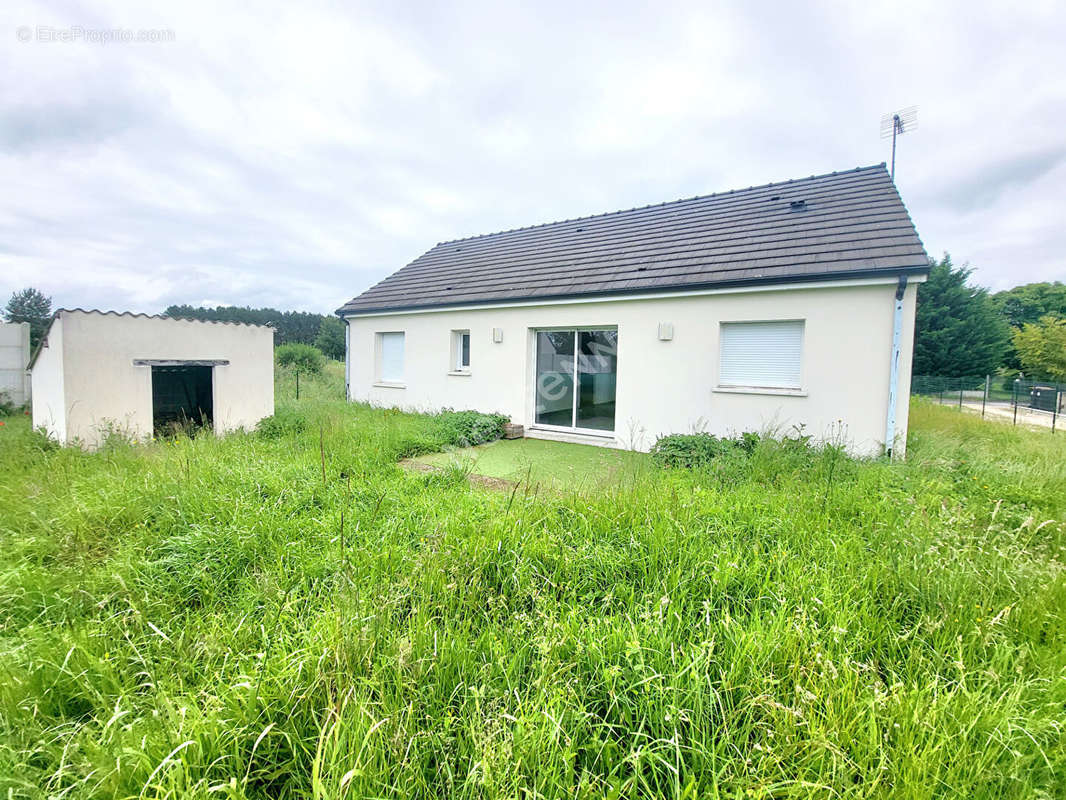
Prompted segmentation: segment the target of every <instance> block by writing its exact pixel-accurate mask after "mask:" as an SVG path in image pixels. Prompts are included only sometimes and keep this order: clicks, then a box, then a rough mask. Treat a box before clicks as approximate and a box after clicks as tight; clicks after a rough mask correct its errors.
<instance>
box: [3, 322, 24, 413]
mask: <svg viewBox="0 0 1066 800" xmlns="http://www.w3.org/2000/svg"><path fill="white" fill-rule="evenodd" d="M29 360H30V323H28V322H0V402H2V401H6V402H8V403H10V404H11V405H13V406H14V407H15V408H19V407H21V406H24V405H26V403H27V402H28V401H29V399H30V376H29V373H28V372H27V371H26V365H27V364H28V363H29Z"/></svg>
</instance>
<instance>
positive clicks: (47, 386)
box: [31, 317, 67, 442]
mask: <svg viewBox="0 0 1066 800" xmlns="http://www.w3.org/2000/svg"><path fill="white" fill-rule="evenodd" d="M31 379H32V382H33V427H34V428H44V429H45V430H46V431H47V432H48V435H49V436H51V437H52V438H53V439H55V440H56V441H59V442H65V441H66V440H67V412H66V408H67V395H66V387H65V386H64V381H63V320H62V318H61V317H57V318H56V319H54V320H53V321H52V326H51V327H50V328H49V329H48V335H47V337H46V338H45V340H44V342H43V343H42V346H41V349H40V351H39V352H38V353H37V360H36V361H35V362H34V364H33V372H32V375H31Z"/></svg>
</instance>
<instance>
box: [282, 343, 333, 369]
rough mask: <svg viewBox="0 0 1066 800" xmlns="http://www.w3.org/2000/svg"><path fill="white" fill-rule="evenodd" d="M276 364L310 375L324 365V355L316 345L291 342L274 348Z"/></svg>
mask: <svg viewBox="0 0 1066 800" xmlns="http://www.w3.org/2000/svg"><path fill="white" fill-rule="evenodd" d="M274 357H275V358H276V359H277V362H278V366H279V367H282V368H285V369H292V370H295V371H299V372H302V373H304V374H305V375H306V374H308V373H310V374H312V375H318V374H319V373H321V372H322V368H323V367H324V366H325V365H326V357H325V356H324V355H322V351H321V350H319V349H318V348H317V347H312V346H311V345H309V344H299V343H297V342H292V343H290V344H283V345H281V346H280V347H278V348H277V349H275V350H274Z"/></svg>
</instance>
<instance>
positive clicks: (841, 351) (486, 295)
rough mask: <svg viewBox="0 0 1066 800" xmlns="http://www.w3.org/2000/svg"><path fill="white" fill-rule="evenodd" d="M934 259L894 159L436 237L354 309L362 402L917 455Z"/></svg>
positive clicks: (628, 432) (352, 363)
mask: <svg viewBox="0 0 1066 800" xmlns="http://www.w3.org/2000/svg"><path fill="white" fill-rule="evenodd" d="M928 270H929V262H928V257H927V256H926V253H925V250H924V249H923V247H922V244H921V241H920V240H919V238H918V234H917V232H916V231H915V228H914V225H913V223H912V222H911V220H910V217H909V215H908V213H907V210H906V208H905V207H904V205H903V202H902V201H901V199H900V197H899V194H898V193H897V191H896V188H895V186H894V184H893V183H892V181H891V179H890V177H889V175H888V172H887V171H886V169H885V167H884V165H883V164H880V165H876V166H872V167H864V168H859V169H855V170H851V171H848V172H842V173H832V174H828V175H820V176H813V177H810V178H803V179H799V180H793V181H788V182H785V183H774V184H768V185H766V186H759V187H753V188H750V189H744V190H739V191H731V192H725V193H721V194H712V195H709V196H703V197H695V198H692V199H688V200H678V201H675V202H669V203H662V204H660V205H653V206H646V207H644V208H636V209H632V210H629V211H618V212H614V213H609V214H601V215H597V216H592V217H584V218H580V219H573V220H565V221H563V222H553V223H549V224H546V225H536V226H532V227H529V228H520V229H517V230H511V231H503V232H501V233H493V234H488V235H485V236H475V237H472V238H469V239H460V240H457V241H452V242H444V243H441V244H438V245H437V246H436V247H434V248H433V249H431V250H429V251H428V252H427V253H425V254H423V255H422V256H420V257H419V258H417V259H416V260H415V261H413V262H411V263H410V264H408V265H407V266H406V267H404V268H403V269H401V270H399V271H398V272H396V273H394V274H393V275H391V276H390V277H388V278H386V279H385V280H384V281H382V282H381V283H379V284H377V285H376V286H374V287H372V288H371V289H369V290H367V291H366V292H364V293H363V294H361V295H359V296H358V297H356V298H355V299H353V300H352V301H351V302H349V303H347V304H345V305H344V306H343V307H342V308H340V309H339V310H338V312H337V313H338V314H339V315H340V316H341V317H342V318H343V319H345V320H346V322H347V336H348V340H347V380H348V396H349V398H350V399H353V400H361V401H367V402H370V403H374V404H378V405H385V406H396V407H403V408H410V409H424V410H430V409H437V408H442V407H453V408H474V409H478V410H481V411H485V412H502V413H504V414H506V415H508V416H509V417H510V418H511V420H512V421H513V422H516V423H520V424H523V425H524V426H525V427H526V434H527V435H529V436H538V437H544V438H564V439H567V440H571V441H583V442H589V443H595V444H603V445H608V446H615V447H633V448H637V449H647V448H648V447H650V446H651V444H653V443H654V441H655V438H656V437H657V436H659V435H661V434H667V433H684V432H689V431H692V430H694V429H699V430H706V431H709V432H711V433H715V434H719V435H725V434H730V433H739V432H742V431H764V430H768V429H775V430H778V431H781V432H787V431H789V430H790V429H792V428H793V426H801V427H802V428H803V430H805V431H806V432H807V433H809V434H811V435H813V436H815V437H816V438H818V439H823V440H824V439H832V440H837V441H844V442H846V444H847V446H848V448H849V449H850V450H851V451H852V452H853V453H856V454H860V455H875V454H879V453H882V452H884V451H885V449H886V447H885V445H886V442H887V443H888V449H889V450H893V451H894V452H895V453H896V454H899V453H901V452H902V449H903V446H904V443H905V441H906V433H907V411H908V399H909V385H910V365H911V350H912V345H913V334H914V314H915V293H916V289H917V284H918V283H920V282H922V281H924V280H925V277H926V275H927V274H928Z"/></svg>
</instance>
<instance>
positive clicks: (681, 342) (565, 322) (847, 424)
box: [348, 279, 917, 455]
mask: <svg viewBox="0 0 1066 800" xmlns="http://www.w3.org/2000/svg"><path fill="white" fill-rule="evenodd" d="M916 289H917V286H916V285H915V282H913V281H912V282H911V283H910V284H909V285H908V288H907V290H906V293H905V295H904V323H903V337H902V359H901V369H900V385H899V395H898V403H897V420H898V422H897V442H899V443H901V444H900V446H899V448H898V450H897V452H900V453H901V452H902V443H905V442H906V434H907V411H908V408H909V389H910V365H911V351H912V347H913V338H914V311H915V295H916ZM895 291H896V282H895V279H892V281H891V282H888V281H886V282H883V283H879V284H877V285H835V286H832V287H817V288H815V287H810V288H781V289H777V288H775V289H773V290H762V291H741V292H721V293H713V294H705V295H699V296H685V297H672V298H649V299H626V300H610V301H601V302H574V303H566V304H551V305H549V304H545V305H531V306H522V307H511V308H507V307H498V308H474V309H469V310H454V311H435V312H430V313H406V314H387V315H378V316H356V317H351V318H349V324H350V347H349V356H348V359H349V363H348V374H349V381H350V388H349V396H350V398H351V399H353V400H361V401H367V402H370V403H374V404H378V405H385V406H395V407H401V408H407V409H415V410H434V409H439V408H442V407H453V408H474V409H477V410H480V411H484V412H500V413H504V414H507V415H508V416H509V417H510V418H511V419H512V421H514V422H518V423H521V424H523V425H525V426H526V427H527V429H529V428H531V427H533V414H534V403H533V360H534V335H533V331H534V329H537V328H550V327H564V326H574V327H596V326H603V327H615V326H616V327H617V329H618V374H617V397H616V413H615V435H614V437H613V439H611V440H609V441H606V442H604V443H606V444H611V445H614V446H620V447H634V448H637V449H644V450H646V449H648V448H649V447H650V446H651V445H652V444H654V442H655V439H656V437H657V436H659V435H661V434H667V433H679V432H680V433H683V432H689V431H691V430H693V429H696V428H699V429H704V430H707V431H709V432H711V433H714V434H719V435H723V434H730V433H737V432H741V431H750V430H755V431H761V430H766V429H769V428H775V429H777V430H779V431H782V432H787V431H788V429H790V428H791V427H792V426H793V425H804V426H805V428H806V431H807V432H808V433H810V434H813V435H814V436H815V437H816V438H818V439H827V438H829V439H836V438H841V437H843V438H844V439H845V440H846V441H847V443H848V446H849V449H850V450H851V451H852V452H853V453H856V454H860V455H876V454H879V453H880V452H882V449H883V446H884V438H885V417H886V412H887V409H888V389H889V387H888V382H889V363H890V355H891V346H892V321H893V320H892V318H893V306H894V297H895ZM794 319H803V320H804V321H805V326H804V343H803V366H802V389H801V391H800V393H798V394H795V395H783V394H774V393H770V392H765V391H753V392H741V391H739V390H730V391H727V390H721V389H719V388H718V370H719V326H720V323H722V322H730V321H758V320H794ZM663 322H666V323H672V324H673V326H674V336H673V339H672V340H671V341H660V340H659V338H658V335H657V332H658V326H659V323H663ZM493 328H502V330H503V341H502V342H500V343H494V342H493V341H492V329H493ZM461 329H469V330H470V332H471V350H472V352H471V368H470V374H469V375H458V374H454V373H453V374H449V372H450V370H451V369H452V362H451V357H452V350H451V347H452V344H451V342H452V338H451V331H453V330H461ZM382 331H403V332H404V333H405V364H404V375H405V378H404V385H402V386H385V385H381V384H380V383H377V382H376V380H375V379H376V377H377V376H376V372H375V369H376V367H375V338H376V336H375V334H376V333H378V332H382Z"/></svg>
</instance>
